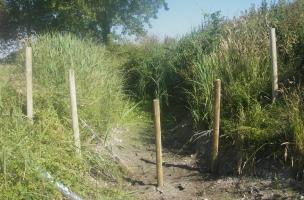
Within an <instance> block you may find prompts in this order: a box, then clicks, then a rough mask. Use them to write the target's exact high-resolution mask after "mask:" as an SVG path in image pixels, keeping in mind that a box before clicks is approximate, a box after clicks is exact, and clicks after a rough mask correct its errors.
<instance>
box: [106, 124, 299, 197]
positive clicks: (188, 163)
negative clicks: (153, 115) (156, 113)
mask: <svg viewBox="0 0 304 200" xmlns="http://www.w3.org/2000/svg"><path fill="white" fill-rule="evenodd" d="M111 149H112V152H113V154H114V155H115V156H117V157H118V158H119V160H120V162H121V163H122V164H123V165H124V166H125V168H126V170H127V171H128V175H126V176H125V177H124V179H125V184H126V187H127V190H129V191H130V192H131V193H133V195H134V196H135V198H136V199H151V200H158V199H170V200H171V199H174V200H175V199H177V200H179V199H180V200H186V199H189V200H192V199H193V200H194V199H202V200H206V199H208V200H211V199H215V200H217V199H304V196H303V195H302V193H301V189H302V188H301V184H300V183H297V182H296V181H294V180H293V179H288V178H287V179H286V178H280V177H276V178H273V177H269V178H263V179H262V178H253V177H219V178H214V177H212V176H211V175H210V174H203V173H200V171H199V168H198V167H197V166H196V160H195V158H194V157H191V156H190V155H189V156H188V155H186V156H185V155H176V154H174V153H172V152H170V151H168V150H167V149H166V148H164V149H163V161H164V162H163V169H164V184H165V186H164V187H163V188H162V189H159V188H157V187H156V183H157V179H156V165H155V160H156V155H155V146H154V137H153V131H151V132H149V131H148V132H146V133H131V132H129V131H126V130H117V131H115V134H113V137H112V139H111Z"/></svg>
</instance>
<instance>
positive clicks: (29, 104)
mask: <svg viewBox="0 0 304 200" xmlns="http://www.w3.org/2000/svg"><path fill="white" fill-rule="evenodd" d="M25 68H26V70H25V75H26V114H27V117H28V119H30V120H33V80H32V79H33V78H32V48H31V47H26V48H25Z"/></svg>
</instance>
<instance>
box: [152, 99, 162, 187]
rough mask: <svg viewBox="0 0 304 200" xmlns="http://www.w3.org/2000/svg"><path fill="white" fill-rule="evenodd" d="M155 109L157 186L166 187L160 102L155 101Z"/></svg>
mask: <svg viewBox="0 0 304 200" xmlns="http://www.w3.org/2000/svg"><path fill="white" fill-rule="evenodd" d="M153 107H154V127H155V140H156V141H155V143H156V165H157V170H156V172H157V185H158V187H163V186H164V179H163V165H162V164H163V161H162V144H161V125H160V108H159V100H158V99H154V100H153Z"/></svg>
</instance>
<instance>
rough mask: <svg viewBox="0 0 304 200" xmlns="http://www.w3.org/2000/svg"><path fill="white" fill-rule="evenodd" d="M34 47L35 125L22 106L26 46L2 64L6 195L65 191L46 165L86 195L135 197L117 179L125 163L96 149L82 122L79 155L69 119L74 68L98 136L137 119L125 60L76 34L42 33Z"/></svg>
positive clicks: (85, 116)
mask: <svg viewBox="0 0 304 200" xmlns="http://www.w3.org/2000/svg"><path fill="white" fill-rule="evenodd" d="M32 47H33V78H34V81H33V82H34V113H35V116H34V123H33V125H31V123H29V121H28V120H27V119H26V118H25V112H24V107H25V90H24V85H25V79H24V75H23V74H24V56H23V51H21V52H20V54H18V55H17V57H16V59H15V60H16V62H17V64H16V63H12V66H9V67H5V66H1V79H0V80H1V85H0V86H1V87H0V117H1V120H0V123H1V127H0V147H1V149H0V155H1V159H0V174H1V178H0V183H1V184H0V191H1V192H0V193H1V194H0V197H1V199H31V198H33V199H37V198H38V199H61V198H63V197H62V194H61V193H60V192H59V191H58V189H57V188H56V186H55V184H54V182H52V181H50V180H49V179H48V178H47V176H46V173H49V174H50V175H51V176H52V177H53V178H54V181H58V182H60V183H63V184H64V185H65V186H67V187H68V188H70V189H71V190H72V191H73V192H75V193H76V194H78V195H79V196H80V197H83V198H88V199H128V198H131V197H130V195H128V194H126V193H125V192H123V190H122V188H120V187H119V185H120V184H119V183H120V181H121V177H122V171H121V169H120V168H119V167H118V166H117V165H116V164H115V163H114V161H113V160H112V159H111V157H110V155H108V154H107V153H105V152H100V151H97V149H100V148H98V146H102V145H103V144H100V143H99V144H98V143H96V142H95V141H92V140H91V138H92V135H91V133H90V131H88V129H87V128H85V127H84V126H82V124H81V123H80V124H81V127H80V128H81V141H82V147H81V150H82V156H81V157H79V156H77V154H76V147H75V146H74V139H73V133H72V128H71V120H70V119H71V117H70V106H69V102H70V99H69V91H68V88H69V87H68V70H69V69H70V68H74V69H75V74H76V84H77V97H78V99H77V100H78V109H79V117H80V119H82V120H84V121H85V122H86V124H88V125H89V126H91V128H93V129H94V130H95V132H96V133H97V134H98V137H100V138H102V139H103V140H104V141H105V142H106V136H107V135H108V134H109V133H110V132H111V131H112V130H113V128H115V127H117V126H128V124H132V126H134V125H135V124H138V123H139V120H137V119H136V118H135V116H136V115H133V114H132V113H134V112H135V109H134V105H132V104H131V102H129V101H128V98H127V97H126V96H125V95H124V94H123V88H122V87H123V78H122V75H121V72H120V69H119V67H118V66H119V63H120V61H119V60H117V59H114V58H113V57H111V56H110V54H108V53H107V51H106V50H105V48H104V47H102V46H100V45H96V44H95V43H94V42H92V41H89V40H85V41H82V40H79V39H76V37H74V36H71V35H60V34H48V35H43V36H39V37H38V38H37V39H36V41H35V42H34V43H32ZM2 71H3V75H2ZM4 72H5V73H4ZM6 77H9V78H6ZM130 116H131V117H130Z"/></svg>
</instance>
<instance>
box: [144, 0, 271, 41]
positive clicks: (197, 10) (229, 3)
mask: <svg viewBox="0 0 304 200" xmlns="http://www.w3.org/2000/svg"><path fill="white" fill-rule="evenodd" d="M261 1H262V0H167V3H168V7H169V10H168V11H165V10H163V9H162V10H160V11H159V13H158V18H157V19H153V20H151V24H152V28H151V29H148V34H149V35H156V36H158V37H160V38H164V37H165V36H170V37H180V36H182V35H184V34H185V33H187V32H190V31H191V30H192V29H193V28H195V27H198V26H199V25H200V24H201V22H202V16H203V14H204V13H212V12H215V11H218V10H220V11H221V13H222V15H223V16H226V17H229V18H231V17H233V16H239V15H240V14H241V12H242V11H244V10H246V9H248V8H250V7H251V5H253V4H255V5H260V4H261ZM269 2H271V1H270V0H269Z"/></svg>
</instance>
